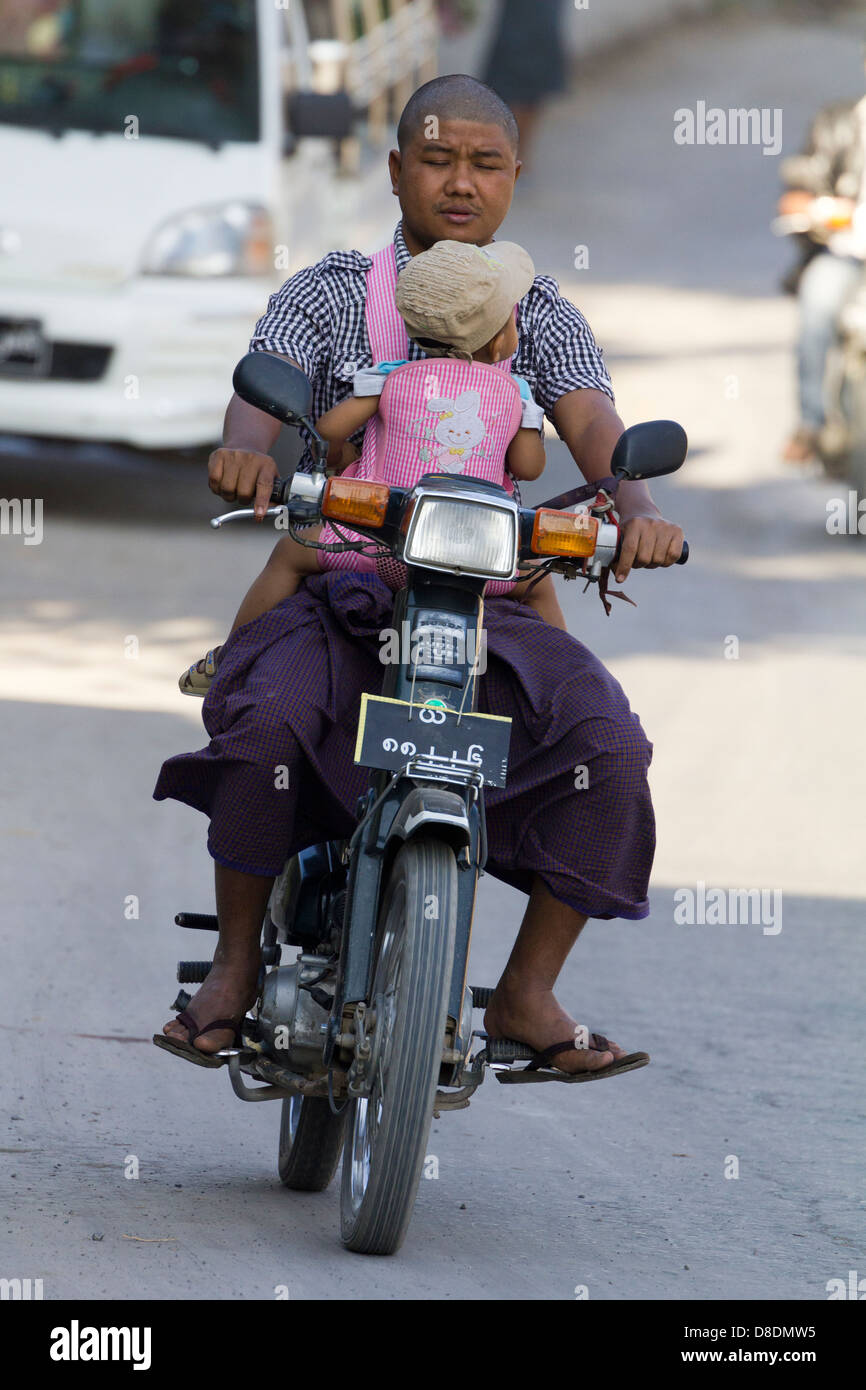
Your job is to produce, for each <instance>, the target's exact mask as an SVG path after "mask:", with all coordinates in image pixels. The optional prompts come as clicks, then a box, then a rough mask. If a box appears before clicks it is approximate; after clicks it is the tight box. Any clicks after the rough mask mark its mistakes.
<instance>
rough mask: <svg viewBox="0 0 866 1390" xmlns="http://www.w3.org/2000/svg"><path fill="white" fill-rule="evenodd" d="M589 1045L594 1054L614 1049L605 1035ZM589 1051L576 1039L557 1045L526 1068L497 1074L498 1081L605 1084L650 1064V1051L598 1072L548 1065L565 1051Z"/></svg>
mask: <svg viewBox="0 0 866 1390" xmlns="http://www.w3.org/2000/svg"><path fill="white" fill-rule="evenodd" d="M589 1042H590V1050H591V1051H593V1052H607V1051H609V1050H610V1043H609V1042H608V1040H607V1038H605V1037H603V1036H602V1034H601V1033H590V1035H589ZM585 1050H586V1049H585V1048H580V1047H578V1046H577V1043H576V1042H575V1040H574V1038H567V1039H566V1040H565V1042H558V1043H553V1044H552V1045H551V1046H550V1047H545V1048H544V1050H543V1051H542V1052H536V1054H535V1056H534V1057H533V1059H532V1061H531V1062H530V1063H529V1065H528V1066H525V1067H522V1068H521V1069H520V1071H508V1072H505V1071H502V1072H497V1073H496V1079H497V1081H501V1082H503V1083H507V1084H509V1085H517V1084H520V1083H521V1082H529V1081H566V1082H568V1083H571V1084H573V1083H575V1082H578V1081H601V1080H603V1079H604V1077H606V1076H618V1075H619V1073H620V1072H623V1071H636V1070H637V1068H638V1067H645V1066H646V1065H647V1063H648V1062H649V1053H647V1052H628V1053H626V1054H625V1056H623V1057H615V1058H614V1060H613V1061H612V1062H611V1063H610V1064H609V1065H608V1066H606V1067H600V1068H598V1069H597V1070H596V1071H573V1072H570V1071H557V1070H554V1069H552V1068H549V1067H547V1066H546V1065H545V1064H546V1063H547V1062H550V1061H552V1059H553V1058H554V1057H557V1056H558V1055H559V1054H560V1053H561V1052H583V1051H585Z"/></svg>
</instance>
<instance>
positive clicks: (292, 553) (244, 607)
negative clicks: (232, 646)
mask: <svg viewBox="0 0 866 1390" xmlns="http://www.w3.org/2000/svg"><path fill="white" fill-rule="evenodd" d="M320 530H321V527H319V526H316V527H312V526H311V527H310V529H309V530H308V531H306V532H305V535H306V537H307V539H309V540H311V541H312V540H316V538H317V537H318V534H319V531H320ZM318 573H319V556H318V551H316V550H310V549H309V548H308V547H307V546H304V545H300V544H299V543H298V541H296V540H293V539H292V537H291V536H284V537H283V539H282V540H279V541H277V543H276V545H275V546H274V548H273V550H272V551H271V554H270V558H269V560H268V563H267V564H266V565H265V567H264V569H263V570H262V572H261V574H260V575H259V576H258V578H257V579H255V580H254V581H253V583H252V585H251V587H250V589H249V590H248V592H247V594H246V596H245V598H244V600H243V602H242V604H241V606H240V608H239V609H238V611H237V616H236V617H235V620H234V622H233V623H232V626H231V631H232V632H234V631H235V629H236V628H239V627H243V625H244V623H251V622H252V621H253V619H254V618H260V617H261V616H262V614H263V613H267V612H269V610H270V609H271V608H276V606H277V604H278V603H282V601H283V599H284V598H291V596H292V594H295V593H297V591H298V586H299V584H300V583H301V580H302V579H305V578H306V576H307V575H308V574H318Z"/></svg>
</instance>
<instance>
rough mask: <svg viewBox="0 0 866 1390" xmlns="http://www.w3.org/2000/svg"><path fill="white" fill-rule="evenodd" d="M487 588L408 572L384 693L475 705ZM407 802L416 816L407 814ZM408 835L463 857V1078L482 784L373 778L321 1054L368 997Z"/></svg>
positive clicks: (453, 1004)
mask: <svg viewBox="0 0 866 1390" xmlns="http://www.w3.org/2000/svg"><path fill="white" fill-rule="evenodd" d="M482 590H483V581H478V580H475V579H469V578H463V579H460V580H459V581H457V582H456V583H454V582H451V583H446V582H443V580H442V579H440V578H439V577H438V576H436V575H433V574H431V572H430V571H427V572H423V571H417V570H413V571H410V582H409V585H408V587H407V588H406V589H403V590H401V591H400V592H399V593H398V595H397V598H396V601H395V604H394V615H393V619H392V623H393V637H394V639H395V640H396V643H397V648H398V652H399V660H397V661H393V662H392V663H391V664H389V665H388V666H387V668H386V672H385V677H384V681H383V685H382V694H383V695H385V696H389V697H390V698H392V699H398V700H410V701H412V703H414V704H418V705H424V704H433V705H438V706H439V707H440V708H441V707H445V708H448V709H452V710H457V709H462V710H463V711H464V712H465V713H467V714H468V713H470V712H471V711H472V710H473V709H474V708H475V706H476V701H477V676H478V675H479V674H480V673H481V672H483V669H484V648H483V633H482V631H481V630H479V629H480V618H481V614H482V611H483V609H482V601H481V593H482ZM410 802H411V804H412V814H411V815H408V816H407V815H406V808H407V805H408V804H409V803H410ZM411 834H425V835H431V834H432V835H438V836H441V837H442V838H444V839H445V840H446V841H447V842H448V843H449V844H450V845H451V846H452V848H453V849H454V851H455V854H456V857H457V868H458V898H457V934H456V939H455V947H454V966H453V972H452V977H451V987H450V992H449V1001H448V1017H449V1024H448V1028H449V1035H450V1039H451V1042H452V1046H451V1047H450V1048H449V1049H448V1052H447V1054H446V1056H447V1061H446V1066H449V1065H450V1066H452V1067H453V1071H454V1075H455V1076H456V1074H457V1072H459V1070H460V1068H461V1065H462V1061H463V1059H464V1058H465V1056H466V1054H467V1051H468V1048H469V1043H470V1036H469V1034H468V1033H467V1025H468V1026H469V1027H470V1028H471V1010H468V1009H467V1008H466V971H467V967H468V962H469V945H470V938H471V933H472V920H473V915H474V911H475V893H476V888H477V884H478V877H479V875H480V873H481V872H482V870H483V867H484V862H485V859H486V857H487V837H486V827H485V822H484V798H483V788H482V786H481V785H479V784H478V783H477V782H468V783H460V782H456V781H455V782H454V783H449V784H447V785H445V784H443V783H442V782H431V781H429V780H427V781H423V782H419V781H417V780H416V779H414V778H413V777H412V776H411V775H407V776H399V775H398V776H396V777H394V776H392V775H391V774H389V773H386V772H377V773H376V774H375V775H374V776H373V778H372V780H371V785H370V788H369V790H368V792H367V793H366V795H365V797H364V798H363V799H362V801H361V803H360V805H359V825H358V827H357V828H356V830H355V833H354V835H353V836H352V839H351V841H350V850H349V856H350V857H349V866H350V867H349V879H348V884H347V893H346V913H345V918H344V934H343V942H344V946H343V951H342V955H341V963H340V972H339V978H338V981H337V988H336V994H335V1000H334V1009H333V1011H332V1014H331V1017H330V1021H329V1027H328V1034H327V1040H326V1043H325V1052H324V1060H325V1063H326V1064H331V1063H332V1062H333V1060H334V1053H335V1051H336V1049H337V1047H338V1045H339V1043H338V1039H340V1037H341V1034H342V1033H343V1028H344V1021H345V1018H346V1015H347V1012H349V1011H351V1010H352V1006H354V1005H357V1004H359V1003H361V1002H365V1001H366V1002H369V999H368V996H369V990H370V981H371V976H372V969H373V961H374V946H375V935H376V926H377V923H378V918H379V905H380V903H381V899H382V894H383V892H384V889H385V885H386V883H387V877H388V872H389V870H390V866H391V862H392V861H393V858H394V855H395V854H396V852H397V849H398V848H399V847H400V845H401V844H402V843H404V842H405V840H406V839H408V838H410V835H411ZM464 1033H466V1036H465V1037H464ZM446 1084H448V1083H446Z"/></svg>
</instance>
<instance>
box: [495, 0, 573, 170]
mask: <svg viewBox="0 0 866 1390" xmlns="http://www.w3.org/2000/svg"><path fill="white" fill-rule="evenodd" d="M562 11H563V0H532V3H531V4H527V3H526V0H501V9H500V14H499V19H498V22H497V26H496V29H495V31H494V35H493V41H492V44H491V48H490V52H489V53H488V55H487V62H486V64H485V68H484V72H483V73H482V75H481V76H482V81H483V82H486V83H487V85H488V86H489V87H492V88H493V89H494V91H496V92H498V93H499V95H500V96H501V97H502V99H503V101H505V102H507V103H508V105H509V106H510V107H511V109H512V111H513V112H514V115H515V117H516V118H517V124H518V126H519V127H520V158H521V159H522V160H523V161H524V163H526V161H527V156H528V155H529V153H530V151H531V147H532V141H533V138H534V135H535V130H536V127H537V125H538V117H539V115H540V113H541V107H542V105H543V103H544V101H545V100H546V99H547V98H548V97H550V96H554V95H555V94H556V93H557V92H562V91H565V88H566V70H565V56H564V54H565V42H564V38H563V33H562Z"/></svg>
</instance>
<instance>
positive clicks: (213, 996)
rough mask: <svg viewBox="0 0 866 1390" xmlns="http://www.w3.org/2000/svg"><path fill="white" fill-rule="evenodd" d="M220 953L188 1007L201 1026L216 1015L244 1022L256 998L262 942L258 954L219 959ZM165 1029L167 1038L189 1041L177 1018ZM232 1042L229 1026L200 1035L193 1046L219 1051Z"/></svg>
mask: <svg viewBox="0 0 866 1390" xmlns="http://www.w3.org/2000/svg"><path fill="white" fill-rule="evenodd" d="M217 956H219V948H217ZM217 956H215V957H214V963H213V965H212V967H211V970H210V973H209V975H208V977H207V979H206V980H205V981H204V984H203V985H202V987H201V989H200V990H199V991H198V993H197V994H196V995H195V997H194V998H193V999H192V1000H191V1001H190V1003H189V1004H188V1005H187V1008H186V1012H187V1013H188V1014H190V1015H191V1016H192V1017H193V1018H194V1019H195V1021H196V1023H197V1024H198V1026H199V1027H202V1026H204V1025H206V1024H207V1023H209V1022H210V1021H211V1019H215V1018H236V1019H237V1020H238V1022H240V1020H241V1019H242V1018H243V1016H244V1014H245V1013H246V1011H247V1009H248V1008H249V1006H250V1005H251V1004H252V1003H253V1000H254V999H255V997H256V984H257V981H258V975H259V965H260V963H261V951H260V949H259V946H258V943H257V944H256V947H255V953H254V954H251V955H250V956H248V957H244V956H237V957H235V956H233V957H232V958H231V959H230V960H218V959H217ZM162 1031H163V1033H165V1034H166V1036H167V1037H169V1038H177V1039H178V1041H179V1042H188V1041H189V1032H188V1031H187V1029H186V1028H184V1026H183V1024H182V1023H178V1021H177V1019H176V1018H172V1019H169V1021H168V1023H166V1024H165V1026H164V1027H163V1030H162ZM232 1041H233V1038H232V1034H231V1032H230V1031H229V1029H228V1028H218V1029H215V1030H214V1031H213V1032H212V1033H205V1035H204V1036H203V1037H200V1038H196V1039H195V1041H194V1042H193V1047H197V1048H198V1050H199V1051H200V1052H219V1050H220V1048H223V1047H231V1045H232Z"/></svg>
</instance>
